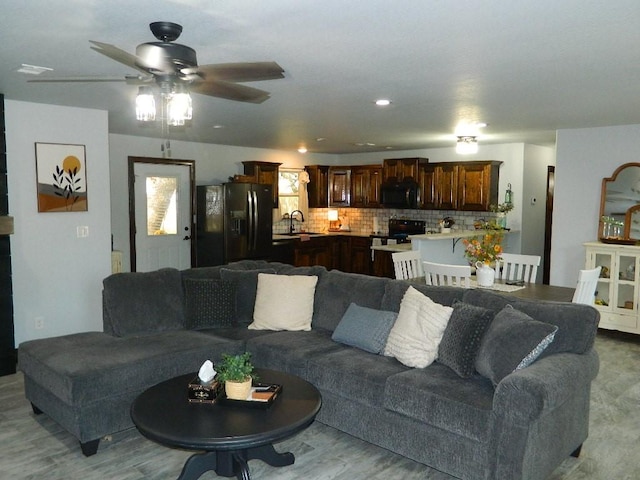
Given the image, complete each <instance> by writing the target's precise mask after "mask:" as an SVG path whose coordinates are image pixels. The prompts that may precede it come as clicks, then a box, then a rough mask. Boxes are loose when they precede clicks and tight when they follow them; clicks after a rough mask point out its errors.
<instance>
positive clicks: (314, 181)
mask: <svg viewBox="0 0 640 480" xmlns="http://www.w3.org/2000/svg"><path fill="white" fill-rule="evenodd" d="M304 169H305V170H306V171H307V173H308V174H309V183H308V184H307V193H308V194H309V208H327V207H328V206H329V166H327V165H307V166H306V167H304Z"/></svg>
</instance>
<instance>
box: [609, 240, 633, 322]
mask: <svg viewBox="0 0 640 480" xmlns="http://www.w3.org/2000/svg"><path fill="white" fill-rule="evenodd" d="M637 267H638V257H637V256H636V255H634V254H631V253H629V254H626V253H623V252H621V253H618V254H617V255H616V264H615V268H616V269H615V270H614V272H617V276H616V281H615V282H614V284H613V286H614V289H613V290H614V291H613V296H614V302H613V309H614V311H617V312H618V313H620V314H623V315H625V314H626V315H628V314H637V312H638V303H637V296H638V295H637V292H636V286H637V284H638V281H637V279H638V273H637V272H638V268H637Z"/></svg>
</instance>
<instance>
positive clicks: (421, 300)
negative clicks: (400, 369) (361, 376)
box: [384, 287, 453, 368]
mask: <svg viewBox="0 0 640 480" xmlns="http://www.w3.org/2000/svg"><path fill="white" fill-rule="evenodd" d="M452 311H453V308H451V307H447V306H444V305H440V304H439V303H436V302H434V301H433V300H431V299H430V298H429V297H427V296H426V295H423V294H422V293H420V292H418V291H417V290H416V289H415V288H413V287H409V288H408V289H407V292H406V293H405V294H404V297H403V298H402V302H401V304H400V312H399V313H398V318H397V319H396V322H395V323H394V325H393V327H392V328H391V332H390V333H389V337H388V338H387V345H386V346H385V348H384V354H385V355H386V356H389V357H395V358H397V359H398V360H399V361H400V362H402V363H403V364H405V365H407V366H409V367H417V368H424V367H426V366H427V365H430V364H431V363H432V362H433V361H434V360H435V358H436V356H437V354H438V345H439V344H440V341H441V340H442V335H443V333H444V329H445V328H446V326H447V322H448V321H449V317H450V316H451V312H452Z"/></svg>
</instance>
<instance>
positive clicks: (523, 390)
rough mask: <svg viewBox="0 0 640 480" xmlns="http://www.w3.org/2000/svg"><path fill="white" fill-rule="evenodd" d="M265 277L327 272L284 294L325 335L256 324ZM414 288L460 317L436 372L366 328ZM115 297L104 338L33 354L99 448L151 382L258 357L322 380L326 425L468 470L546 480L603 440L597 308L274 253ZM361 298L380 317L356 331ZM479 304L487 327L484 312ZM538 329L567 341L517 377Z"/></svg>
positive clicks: (124, 286)
mask: <svg viewBox="0 0 640 480" xmlns="http://www.w3.org/2000/svg"><path fill="white" fill-rule="evenodd" d="M261 273H262V274H267V275H268V276H269V278H271V279H273V275H274V274H275V275H276V276H281V275H285V276H291V275H304V276H311V277H317V283H314V289H313V291H312V296H311V297H310V298H308V297H307V298H290V297H287V295H288V294H289V293H290V292H282V295H283V298H285V299H286V300H287V302H289V303H290V305H288V306H289V307H290V308H291V309H292V312H295V311H297V310H300V309H303V308H304V305H303V304H304V302H307V304H309V302H311V305H309V309H310V312H312V317H311V329H310V330H291V329H287V330H280V331H275V330H256V329H253V328H255V327H256V324H257V323H258V322H256V321H255V318H254V317H257V316H258V315H254V314H255V313H256V312H254V308H255V309H256V310H257V309H258V308H260V309H261V310H268V309H269V308H270V306H269V305H268V304H269V301H268V300H271V299H267V303H266V304H265V299H264V298H262V299H261V298H260V297H261V295H260V294H259V292H258V288H259V286H262V285H263V284H262V283H260V282H261V281H262V279H263V277H261V276H260V274H261ZM275 280H278V279H277V278H276V279H275ZM298 283H301V282H298ZM307 283H308V282H307ZM410 287H411V288H412V289H414V290H415V291H417V292H419V294H418V295H420V294H422V295H426V296H427V297H429V298H430V299H431V300H433V301H434V302H437V303H438V304H440V306H447V307H450V308H451V311H453V313H451V320H450V321H449V323H448V324H447V327H446V330H445V331H444V336H443V340H442V342H441V344H440V347H439V358H438V359H437V360H436V361H435V362H433V363H431V364H430V365H428V366H426V367H425V368H412V367H410V366H407V365H405V364H403V363H402V362H401V361H399V360H398V359H397V358H394V357H392V356H387V355H384V353H385V352H384V351H382V350H380V351H378V352H377V353H372V351H367V349H369V350H373V351H374V352H375V350H376V348H377V349H379V348H380V345H381V344H380V342H379V339H378V338H373V336H372V335H371V332H372V331H374V330H375V328H374V323H365V324H364V325H371V328H353V326H354V325H360V326H362V325H363V324H362V323H358V322H373V321H374V320H375V318H376V317H377V316H378V312H380V313H384V314H385V315H387V314H388V312H392V315H396V314H397V313H398V312H400V311H401V308H404V307H403V305H404V304H403V301H405V300H404V299H405V297H406V296H407V292H408V291H409V288H410ZM412 291H413V290H412ZM272 296H273V297H274V298H273V299H272V300H273V302H274V303H276V302H280V303H282V302H281V298H277V297H278V296H279V294H278V293H277V292H276V293H272ZM257 297H258V301H257V300H256V298H257ZM297 297H305V295H302V294H301V295H297ZM103 299H104V315H103V318H104V332H87V333H79V334H74V335H67V336H63V337H56V338H49V339H42V340H33V341H29V342H25V343H23V344H21V345H20V347H19V367H20V369H21V370H22V372H23V373H24V378H25V394H26V397H27V399H29V400H30V401H31V403H32V405H33V407H34V411H36V412H44V413H45V414H47V415H49V416H50V417H51V418H53V419H54V420H56V421H57V422H58V423H59V424H60V425H62V426H63V427H64V428H65V429H67V430H68V431H69V432H70V433H71V434H72V435H74V436H75V437H76V438H78V440H79V441H80V444H81V446H82V448H83V452H84V453H85V454H86V455H90V454H93V453H95V452H96V451H97V449H98V445H99V441H100V438H102V437H103V436H105V435H108V434H111V433H114V432H117V431H120V430H123V429H126V428H130V427H131V426H132V422H131V419H130V417H129V406H130V404H131V402H132V400H133V399H134V398H135V397H136V396H137V395H138V394H140V393H141V392H142V391H143V390H145V389H146V388H148V387H150V386H152V385H154V384H156V383H158V382H160V381H162V380H165V379H168V378H171V377H173V376H176V375H180V374H184V373H189V372H193V371H196V370H197V369H198V368H199V366H200V365H201V364H202V362H203V361H204V360H206V359H211V360H213V361H214V363H215V361H217V360H219V359H220V357H221V355H222V353H240V352H242V351H245V350H246V351H250V352H251V353H252V356H253V360H254V363H255V364H256V365H257V366H259V367H264V368H273V369H278V370H283V371H286V372H289V373H293V374H296V375H299V376H301V377H303V378H304V379H306V380H308V381H310V382H311V383H313V384H314V385H315V386H316V387H317V388H318V389H319V390H320V392H321V394H322V398H323V406H322V409H321V411H320V414H319V415H318V417H317V420H318V421H320V422H322V423H324V424H327V425H329V426H332V427H334V428H337V429H339V430H342V431H344V432H346V433H349V434H351V435H354V436H356V437H358V438H361V439H363V440H366V441H368V442H371V443H373V444H376V445H379V446H381V447H383V448H386V449H389V450H391V451H394V452H396V453H399V454H401V455H404V456H406V457H409V458H411V459H413V460H415V461H418V462H421V463H424V464H426V465H429V466H431V467H433V468H436V469H438V470H441V471H443V472H446V473H448V474H450V475H453V476H455V477H458V478H461V479H486V480H489V479H504V480H513V479H530V480H537V479H540V480H542V479H545V478H547V477H548V476H549V475H550V474H551V472H552V471H553V470H554V469H555V468H556V467H557V466H558V465H559V464H560V463H561V462H562V461H563V460H564V459H565V458H566V457H568V456H569V455H571V454H577V452H578V451H579V448H580V447H581V445H582V443H583V442H584V440H585V439H586V438H587V435H588V422H589V398H590V388H591V382H592V381H593V379H594V378H595V376H596V375H597V372H598V356H597V354H596V352H595V351H594V349H593V342H594V338H595V333H596V330H597V325H598V320H599V316H598V312H597V311H596V310H595V309H593V308H591V307H588V306H585V305H577V304H569V303H555V302H531V301H526V300H521V299H516V298H514V297H508V296H505V295H500V294H496V293H492V292H488V291H483V290H465V289H460V288H455V287H432V286H427V285H418V284H411V283H408V282H404V281H399V280H391V279H386V278H377V277H369V276H365V275H358V274H349V273H344V272H340V271H337V270H332V271H327V270H326V269H324V268H323V267H298V268H295V267H292V266H290V265H284V264H279V263H269V262H262V261H242V262H236V263H233V264H229V265H225V266H221V267H207V268H194V269H189V270H184V271H177V270H172V269H163V270H159V271H157V272H151V273H121V274H115V275H112V276H110V277H108V278H107V279H105V281H104V290H103ZM352 304H355V305H356V306H357V307H358V308H360V309H361V311H362V312H365V313H366V314H367V315H364V316H361V317H360V318H357V321H356V323H354V324H349V325H350V329H348V328H347V329H345V328H343V327H345V325H347V319H349V320H352V319H353V318H354V317H353V315H351V313H352V310H351V309H352V308H354V307H352ZM279 307H280V308H281V307H282V305H279ZM296 309H297V310H296ZM385 312H386V313H385ZM479 312H480V313H482V315H484V316H483V317H482V318H487V321H486V322H485V323H486V324H485V325H484V327H483V328H482V329H481V328H479V327H478V324H477V323H475V324H474V323H473V322H472V321H471V320H469V319H470V318H471V317H474V315H476V317H477V318H478V319H479V318H480V316H478V315H479ZM487 312H490V313H491V318H490V319H489V318H488V317H487V315H488V314H487ZM262 316H263V315H261V317H262ZM292 316H295V313H294V314H292ZM394 318H395V316H394ZM506 319H508V321H506ZM276 320H278V321H277V322H276V323H281V322H279V321H280V320H285V324H286V319H276ZM519 322H521V323H519ZM397 323H398V321H396V325H397ZM249 325H251V327H249V328H248V326H249ZM499 326H501V327H502V330H500V328H498V327H499ZM556 327H557V328H556ZM278 328H281V327H278ZM394 328H395V327H394ZM529 328H531V329H533V330H536V329H537V330H540V329H542V330H540V331H544V334H543V336H542V338H547V337H550V338H551V340H552V341H551V342H550V343H548V345H547V346H546V348H544V349H542V350H541V351H540V352H538V353H539V357H538V358H537V359H534V360H535V361H533V362H532V363H530V364H529V365H528V366H526V367H524V368H520V369H518V370H515V371H511V370H512V369H513V367H512V366H508V365H507V364H506V363H505V358H506V357H508V356H509V354H510V352H512V351H517V350H522V349H523V348H524V349H525V350H528V347H527V345H526V341H525V340H526V337H527V336H529V335H530V334H532V333H531V332H532V330H531V331H530V330H528V329H529ZM454 330H455V331H454ZM345 332H346V337H349V336H351V337H350V338H346V339H345ZM472 332H476V334H475V336H474V335H470V334H471V333H472ZM548 332H552V333H548ZM480 333H482V335H481V337H482V338H480V336H479V335H480ZM538 333H539V332H538ZM338 334H339V335H338ZM390 335H393V334H390ZM501 335H502V336H501ZM532 338H533V337H532ZM376 342H377V343H376ZM536 342H537V340H536ZM374 344H375V345H377V346H375V345H374ZM445 344H446V348H447V350H446V351H445V350H444V348H445ZM472 344H473V345H475V349H474V348H471V347H470V346H471V345H472ZM354 345H358V346H354ZM369 347H371V348H369ZM374 347H375V348H374ZM468 351H472V353H473V355H472V356H471V363H469V354H468ZM503 357H504V358H503ZM452 359H453V360H452ZM505 365H507V366H506V367H505ZM469 367H471V369H470V370H469V371H468V372H465V371H463V370H465V369H466V370H468V369H469ZM505 368H507V370H505ZM478 369H479V370H480V371H482V372H483V373H482V374H481V373H479V371H478ZM185 389H186V386H185ZM185 398H186V390H185ZM185 401H186V400H185Z"/></svg>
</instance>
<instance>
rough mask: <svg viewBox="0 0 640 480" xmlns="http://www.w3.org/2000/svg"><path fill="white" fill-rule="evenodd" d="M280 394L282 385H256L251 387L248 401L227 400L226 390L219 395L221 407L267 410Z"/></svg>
mask: <svg viewBox="0 0 640 480" xmlns="http://www.w3.org/2000/svg"><path fill="white" fill-rule="evenodd" d="M280 392H282V385H278V384H276V383H255V384H254V385H253V386H252V387H251V393H250V394H249V398H247V400H233V399H230V398H227V395H226V394H225V392H224V389H222V390H221V392H220V394H219V395H218V403H220V405H232V406H239V407H249V408H262V409H267V408H269V407H270V406H271V404H272V403H273V402H275V400H276V398H278V395H280Z"/></svg>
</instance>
